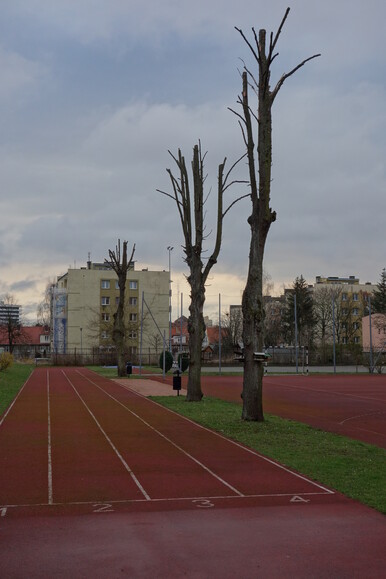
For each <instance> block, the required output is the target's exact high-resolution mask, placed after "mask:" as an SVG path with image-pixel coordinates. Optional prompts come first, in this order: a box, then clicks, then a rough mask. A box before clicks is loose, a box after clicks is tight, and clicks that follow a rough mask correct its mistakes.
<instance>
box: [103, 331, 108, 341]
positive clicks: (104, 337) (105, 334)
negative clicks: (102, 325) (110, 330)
mask: <svg viewBox="0 0 386 579" xmlns="http://www.w3.org/2000/svg"><path fill="white" fill-rule="evenodd" d="M108 337H109V336H108V334H107V332H106V330H103V332H102V333H101V338H102V340H106V339H107V338H108Z"/></svg>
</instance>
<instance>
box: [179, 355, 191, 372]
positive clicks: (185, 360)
mask: <svg viewBox="0 0 386 579" xmlns="http://www.w3.org/2000/svg"><path fill="white" fill-rule="evenodd" d="M178 367H179V368H181V371H182V372H185V370H187V369H188V368H189V355H188V354H178Z"/></svg>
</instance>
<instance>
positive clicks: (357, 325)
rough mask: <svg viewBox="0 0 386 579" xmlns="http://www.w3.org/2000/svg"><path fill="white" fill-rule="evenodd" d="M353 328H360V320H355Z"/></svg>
mask: <svg viewBox="0 0 386 579" xmlns="http://www.w3.org/2000/svg"><path fill="white" fill-rule="evenodd" d="M353 328H354V330H359V322H354V323H353Z"/></svg>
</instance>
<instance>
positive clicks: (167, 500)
mask: <svg viewBox="0 0 386 579" xmlns="http://www.w3.org/2000/svg"><path fill="white" fill-rule="evenodd" d="M329 494H330V493H327V492H326V493H318V492H314V493H303V492H300V493H295V492H294V493H276V494H275V493H267V494H254V495H243V496H239V495H214V496H210V495H209V496H192V497H163V498H156V499H150V500H147V499H112V500H108V499H106V500H105V501H100V500H94V501H70V502H68V503H63V502H59V503H52V505H50V504H48V503H26V504H18V505H16V504H9V505H4V506H3V505H2V506H1V507H0V513H1V509H25V508H27V507H31V508H32V507H71V506H76V505H106V504H109V505H127V504H131V503H144V504H147V505H149V504H150V503H172V502H182V501H206V500H211V501H214V500H222V501H223V500H231V499H235V500H237V501H240V500H243V499H244V500H245V499H264V498H283V497H284V498H285V497H323V496H328V495H329Z"/></svg>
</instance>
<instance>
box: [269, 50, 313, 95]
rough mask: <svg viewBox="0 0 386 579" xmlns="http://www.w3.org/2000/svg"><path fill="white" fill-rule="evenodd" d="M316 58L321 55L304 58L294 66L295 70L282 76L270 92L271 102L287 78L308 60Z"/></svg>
mask: <svg viewBox="0 0 386 579" xmlns="http://www.w3.org/2000/svg"><path fill="white" fill-rule="evenodd" d="M318 56H321V55H320V54H314V55H313V56H310V57H309V58H306V59H305V60H303V62H301V63H300V64H298V65H297V66H295V68H293V69H292V70H291V71H290V72H287V73H286V74H283V76H282V77H281V78H280V80H279V81H278V83H277V85H276V86H275V88H274V89H273V91H272V92H271V102H273V101H274V100H275V98H276V95H277V93H278V92H279V90H280V89H281V87H282V86H283V84H284V81H285V80H287V78H289V77H290V76H292V75H293V74H294V73H295V72H296V71H297V70H299V68H301V67H302V66H304V65H305V64H306V62H309V61H310V60H313V59H314V58H318Z"/></svg>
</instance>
